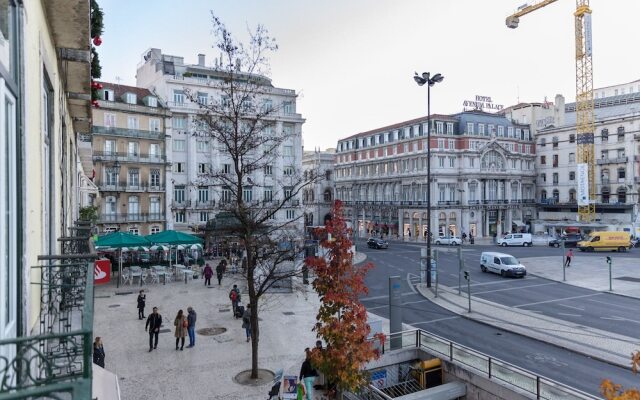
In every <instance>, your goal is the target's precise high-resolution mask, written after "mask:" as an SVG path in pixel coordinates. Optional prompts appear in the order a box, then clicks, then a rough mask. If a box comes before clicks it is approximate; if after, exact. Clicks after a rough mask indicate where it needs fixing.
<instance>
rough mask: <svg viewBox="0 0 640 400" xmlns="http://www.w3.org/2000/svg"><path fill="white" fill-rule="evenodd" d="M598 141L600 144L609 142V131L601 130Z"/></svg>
mask: <svg viewBox="0 0 640 400" xmlns="http://www.w3.org/2000/svg"><path fill="white" fill-rule="evenodd" d="M600 141H601V142H608V141H609V130H608V129H603V130H601V131H600Z"/></svg>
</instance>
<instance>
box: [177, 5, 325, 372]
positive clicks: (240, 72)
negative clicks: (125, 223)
mask: <svg viewBox="0 0 640 400" xmlns="http://www.w3.org/2000/svg"><path fill="white" fill-rule="evenodd" d="M212 23H213V33H214V36H215V39H216V42H215V46H214V47H215V48H217V49H219V50H220V52H221V58H220V60H216V62H215V67H216V72H215V75H214V76H215V78H217V79H212V80H209V81H208V82H209V85H210V86H211V87H212V88H214V89H215V90H216V92H217V93H218V94H219V95H220V99H214V100H210V99H207V98H202V97H200V96H199V95H198V93H197V92H195V91H193V90H185V91H186V94H187V96H188V98H189V99H190V100H191V101H192V102H195V103H198V104H199V107H200V109H199V113H198V115H197V117H196V119H195V125H196V126H195V129H194V131H195V133H194V134H195V135H197V136H199V138H200V140H207V141H209V143H210V145H211V146H214V148H215V149H216V152H215V153H214V154H218V157H220V159H221V160H224V162H225V164H223V168H221V169H219V170H213V169H212V170H210V171H207V172H206V173H204V174H200V176H199V180H200V184H204V183H208V184H211V185H214V186H215V187H216V188H218V190H220V197H219V198H220V199H221V201H220V203H219V209H220V210H221V211H225V212H227V213H228V214H230V215H232V216H233V218H234V219H235V224H234V225H235V226H234V227H233V228H232V233H233V235H234V236H236V237H237V238H238V240H239V242H240V243H241V246H242V247H243V248H244V250H245V257H246V258H245V262H244V263H243V264H244V266H245V268H244V269H243V274H244V275H243V276H244V277H245V279H246V282H247V288H248V292H249V304H250V306H251V310H252V312H251V339H252V349H251V350H252V352H251V355H252V363H251V378H254V379H255V378H258V345H259V339H260V329H259V323H258V321H259V319H258V312H259V308H258V303H259V301H260V299H261V297H262V296H263V295H264V294H265V293H266V292H267V291H268V290H269V289H270V288H271V287H272V286H274V285H276V284H278V283H279V282H282V281H284V280H290V279H291V278H292V277H295V276H297V275H298V274H299V273H300V271H301V270H300V269H299V268H296V267H295V265H294V261H295V258H296V252H297V251H299V250H301V249H300V247H299V246H296V245H294V243H293V240H294V239H296V240H299V238H301V237H302V232H301V231H300V229H298V228H297V225H298V221H299V220H300V218H301V217H302V215H301V213H300V212H299V211H300V208H299V207H298V205H299V197H300V193H301V191H302V189H303V188H304V187H305V186H306V185H308V184H309V183H310V182H312V181H313V180H314V179H315V177H314V176H303V174H302V172H301V168H300V165H301V164H300V163H299V162H298V163H297V165H286V166H283V168H282V170H278V168H277V165H278V163H277V161H278V160H279V159H280V158H281V157H283V156H284V155H283V154H282V152H283V146H284V145H285V144H290V143H291V140H292V139H295V138H296V135H298V136H299V135H300V132H294V131H295V129H292V130H285V129H279V128H278V127H279V126H280V124H278V123H277V122H278V120H282V116H283V114H284V111H287V112H290V110H288V109H287V110H285V109H284V108H285V107H290V106H291V104H290V103H287V102H286V101H280V100H283V99H285V98H288V99H289V100H295V98H294V97H293V96H294V92H293V91H286V90H282V89H276V88H274V87H273V86H272V84H271V81H270V79H269V78H268V77H267V76H268V73H269V54H270V53H272V52H274V51H276V50H277V48H278V47H277V45H276V42H275V40H274V39H273V38H271V37H270V36H269V33H268V31H267V30H266V29H265V28H264V27H263V26H261V25H259V26H257V28H256V29H255V30H254V31H250V32H249V35H250V36H249V41H248V44H247V45H246V46H245V45H244V44H242V43H240V42H238V41H236V39H235V38H234V37H233V35H232V34H231V32H230V31H229V30H228V29H227V28H226V26H225V25H224V23H223V22H222V21H221V20H220V19H219V18H218V17H216V16H215V15H214V14H213V13H212ZM274 100H275V101H274ZM298 139H299V138H298ZM293 143H296V140H293ZM298 143H300V141H299V140H298ZM289 150H291V148H290V149H289ZM295 150H296V149H295V148H294V152H295ZM294 154H295V153H294ZM287 156H288V154H287ZM200 172H202V171H200ZM259 191H262V193H259ZM256 192H258V193H256ZM254 196H255V198H254ZM258 197H260V199H257V198H258ZM281 210H289V211H290V212H289V213H287V218H276V216H277V214H278V213H279V212H280V211H281ZM296 210H297V211H298V213H296V215H295V216H294V215H292V213H291V212H293V213H295V211H296ZM280 214H282V213H280Z"/></svg>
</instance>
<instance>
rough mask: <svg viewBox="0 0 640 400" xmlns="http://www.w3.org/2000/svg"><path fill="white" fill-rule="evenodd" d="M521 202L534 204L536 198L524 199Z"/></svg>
mask: <svg viewBox="0 0 640 400" xmlns="http://www.w3.org/2000/svg"><path fill="white" fill-rule="evenodd" d="M522 202H523V203H524V204H536V199H524V200H522Z"/></svg>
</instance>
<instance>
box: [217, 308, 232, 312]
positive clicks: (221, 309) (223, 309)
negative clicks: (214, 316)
mask: <svg viewBox="0 0 640 400" xmlns="http://www.w3.org/2000/svg"><path fill="white" fill-rule="evenodd" d="M229 311H231V309H230V308H220V309H219V310H218V312H229Z"/></svg>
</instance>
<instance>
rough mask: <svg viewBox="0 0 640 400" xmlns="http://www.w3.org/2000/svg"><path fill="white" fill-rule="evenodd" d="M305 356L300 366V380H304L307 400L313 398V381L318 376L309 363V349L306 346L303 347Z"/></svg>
mask: <svg viewBox="0 0 640 400" xmlns="http://www.w3.org/2000/svg"><path fill="white" fill-rule="evenodd" d="M304 352H305V353H306V357H305V360H304V362H303V363H302V367H301V368H300V382H304V388H305V392H306V394H307V400H312V399H313V381H314V380H315V379H316V377H317V376H318V372H317V371H316V370H315V368H313V366H312V365H311V351H310V350H309V348H308V347H307V348H306V349H304Z"/></svg>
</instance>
